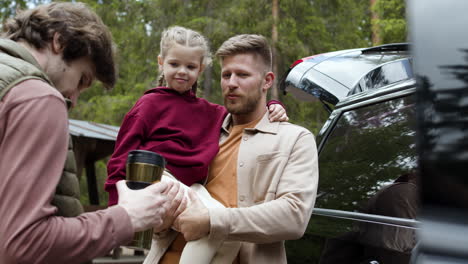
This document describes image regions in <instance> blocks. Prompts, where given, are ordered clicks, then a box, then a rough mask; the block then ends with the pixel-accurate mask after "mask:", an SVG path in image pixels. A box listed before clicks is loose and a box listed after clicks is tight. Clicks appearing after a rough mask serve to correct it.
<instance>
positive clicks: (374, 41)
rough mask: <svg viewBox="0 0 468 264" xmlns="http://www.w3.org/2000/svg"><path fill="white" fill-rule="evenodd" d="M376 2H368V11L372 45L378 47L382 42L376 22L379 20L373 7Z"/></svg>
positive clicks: (373, 0) (374, 0) (375, 0)
mask: <svg viewBox="0 0 468 264" xmlns="http://www.w3.org/2000/svg"><path fill="white" fill-rule="evenodd" d="M377 1H378V0H370V10H371V27H372V45H373V46H375V45H380V44H381V43H382V40H381V39H380V30H379V25H378V24H377V21H378V20H379V15H378V14H377V12H375V11H374V6H375V4H376V2H377Z"/></svg>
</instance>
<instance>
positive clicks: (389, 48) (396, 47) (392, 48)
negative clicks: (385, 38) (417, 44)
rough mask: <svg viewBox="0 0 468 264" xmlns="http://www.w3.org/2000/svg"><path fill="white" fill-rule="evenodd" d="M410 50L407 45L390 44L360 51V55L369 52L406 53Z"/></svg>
mask: <svg viewBox="0 0 468 264" xmlns="http://www.w3.org/2000/svg"><path fill="white" fill-rule="evenodd" d="M409 48H410V44H409V43H392V44H385V45H380V46H375V47H371V48H367V49H363V50H361V52H362V53H370V52H379V51H380V52H382V51H408V50H409Z"/></svg>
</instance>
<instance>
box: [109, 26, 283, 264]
mask: <svg viewBox="0 0 468 264" xmlns="http://www.w3.org/2000/svg"><path fill="white" fill-rule="evenodd" d="M210 57H211V56H210V52H209V47H208V43H207V41H206V39H205V38H204V37H203V36H202V35H201V34H199V33H198V32H195V31H193V30H190V29H186V28H183V27H171V28H169V29H167V30H166V31H164V32H163V34H162V37H161V52H160V55H159V56H158V64H159V67H160V70H162V76H161V78H160V87H157V88H153V89H151V90H148V91H147V92H145V94H144V95H143V96H142V97H141V98H140V99H139V100H138V101H137V102H136V104H135V105H134V107H133V108H132V109H131V110H130V111H129V112H128V113H127V115H126V116H125V118H124V120H123V123H122V126H121V127H120V131H119V134H118V137H117V141H116V145H115V150H114V153H113V155H112V157H111V159H110V160H109V163H108V165H107V170H108V178H107V180H106V183H105V190H106V191H108V192H109V205H113V204H116V203H117V201H118V197H117V191H116V187H115V183H116V182H117V181H119V180H122V179H125V164H126V159H127V155H128V152H129V151H131V150H134V149H142V150H149V151H154V152H157V153H159V154H161V155H162V156H164V158H165V159H166V161H167V165H166V168H167V169H168V170H169V171H170V173H171V174H172V175H173V176H174V177H175V178H176V179H177V180H179V181H180V182H182V183H184V184H185V185H187V186H192V185H193V184H195V183H204V182H205V180H206V177H207V173H208V166H209V164H210V162H211V161H212V160H213V158H214V157H215V155H216V154H217V152H218V149H219V147H218V146H219V135H220V129H221V125H222V122H223V120H224V117H225V116H226V115H227V111H226V109H225V108H224V107H223V106H220V105H216V104H212V103H210V102H208V101H206V100H205V99H202V98H198V97H196V95H195V91H196V87H197V79H198V77H199V76H200V74H201V73H202V72H203V70H204V68H205V67H206V65H209V64H210V63H211V58H210ZM163 81H165V83H166V85H167V86H163ZM272 103H276V102H274V101H273V102H269V104H272ZM273 109H276V111H274V112H273V111H272V110H273ZM283 114H284V108H282V107H278V104H273V105H271V106H270V118H273V117H276V121H286V120H287V117H284V115H283ZM278 117H280V118H278ZM197 188H200V187H197ZM201 188H203V187H201ZM205 192H206V190H205ZM184 251H185V250H184ZM192 261H193V260H192ZM193 263H198V262H196V261H195V262H193Z"/></svg>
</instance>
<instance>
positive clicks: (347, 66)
mask: <svg viewBox="0 0 468 264" xmlns="http://www.w3.org/2000/svg"><path fill="white" fill-rule="evenodd" d="M407 57H408V54H407V53H406V52H405V53H366V54H362V53H361V51H353V52H350V53H346V54H345V55H342V56H337V57H334V58H330V59H328V60H325V61H324V62H321V63H319V64H318V65H317V66H315V67H314V69H315V70H317V71H319V72H322V73H323V74H325V75H328V76H331V77H332V78H333V79H334V80H336V81H337V82H339V83H341V84H343V85H344V86H346V87H348V89H351V88H353V87H354V85H356V83H357V82H358V81H359V78H361V76H363V75H364V74H366V73H368V72H369V71H371V70H372V69H374V68H375V67H377V66H378V65H380V64H384V63H387V62H390V61H395V60H399V59H404V58H407Z"/></svg>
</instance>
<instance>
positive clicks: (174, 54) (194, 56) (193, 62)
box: [158, 44, 203, 93]
mask: <svg viewBox="0 0 468 264" xmlns="http://www.w3.org/2000/svg"><path fill="white" fill-rule="evenodd" d="M202 56H203V50H202V49H200V48H198V47H185V46H182V45H179V44H174V46H173V47H172V48H170V49H169V50H168V52H167V54H166V56H165V57H164V58H162V57H161V56H158V63H159V66H160V68H161V69H162V71H163V73H164V78H165V79H166V83H167V86H168V87H169V88H171V89H174V90H176V91H177V92H179V93H184V92H186V91H188V90H190V89H191V88H192V86H193V84H194V83H195V82H196V81H197V79H198V76H199V75H200V73H201V72H202V71H203V65H202V64H201V61H202Z"/></svg>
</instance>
